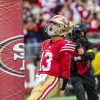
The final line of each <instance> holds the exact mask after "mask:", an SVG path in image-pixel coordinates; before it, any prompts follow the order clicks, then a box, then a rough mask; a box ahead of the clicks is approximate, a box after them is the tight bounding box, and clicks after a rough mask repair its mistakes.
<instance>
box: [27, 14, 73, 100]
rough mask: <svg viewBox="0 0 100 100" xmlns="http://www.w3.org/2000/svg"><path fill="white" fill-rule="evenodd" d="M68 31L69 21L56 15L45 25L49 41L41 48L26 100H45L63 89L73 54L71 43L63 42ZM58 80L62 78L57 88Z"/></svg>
mask: <svg viewBox="0 0 100 100" xmlns="http://www.w3.org/2000/svg"><path fill="white" fill-rule="evenodd" d="M69 29H70V22H69V20H68V19H67V18H66V17H64V16H62V15H56V16H54V17H52V18H51V19H50V22H49V23H48V25H47V29H46V30H47V33H48V35H49V36H50V37H51V39H48V40H45V41H44V43H43V46H42V57H41V61H40V69H39V71H38V75H36V80H35V84H34V88H33V90H32V92H31V95H30V97H29V98H28V100H47V99H48V98H50V97H52V96H54V95H56V94H57V92H58V90H60V93H61V92H63V91H62V90H64V89H65V86H66V84H67V81H68V80H69V78H70V65H71V59H72V54H73V52H74V45H73V42H71V41H68V40H64V38H63V37H64V35H68V31H69ZM59 78H63V84H62V86H61V87H60V88H59Z"/></svg>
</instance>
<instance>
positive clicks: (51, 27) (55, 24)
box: [49, 22, 59, 31]
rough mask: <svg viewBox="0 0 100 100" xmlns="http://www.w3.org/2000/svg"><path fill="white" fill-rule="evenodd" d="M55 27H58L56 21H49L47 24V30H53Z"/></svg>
mask: <svg viewBox="0 0 100 100" xmlns="http://www.w3.org/2000/svg"><path fill="white" fill-rule="evenodd" d="M57 28H59V25H58V24H57V23H54V22H50V24H49V31H53V30H55V29H57Z"/></svg>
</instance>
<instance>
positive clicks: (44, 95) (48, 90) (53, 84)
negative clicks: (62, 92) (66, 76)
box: [39, 77, 58, 100]
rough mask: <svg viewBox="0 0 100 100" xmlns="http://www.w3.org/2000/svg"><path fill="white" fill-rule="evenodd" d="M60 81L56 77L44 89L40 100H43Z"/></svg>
mask: <svg viewBox="0 0 100 100" xmlns="http://www.w3.org/2000/svg"><path fill="white" fill-rule="evenodd" d="M57 83H58V77H55V79H54V81H53V82H52V83H51V84H50V85H49V86H48V87H47V88H46V89H45V90H44V92H43V95H42V96H41V97H40V98H39V100H43V99H44V98H45V97H46V95H47V94H48V93H49V92H50V91H51V90H52V89H53V88H54V87H55V85H56V84H57Z"/></svg>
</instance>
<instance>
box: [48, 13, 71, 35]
mask: <svg viewBox="0 0 100 100" xmlns="http://www.w3.org/2000/svg"><path fill="white" fill-rule="evenodd" d="M66 20H67V18H65V17H64V16H61V15H56V16H55V17H53V18H52V19H51V20H50V23H53V24H55V25H58V27H57V28H56V29H52V26H50V24H48V25H47V28H46V32H47V33H48V35H49V36H64V35H67V33H68V31H69V29H70V25H69V21H68V20H67V21H66ZM64 22H66V23H67V24H66V23H64Z"/></svg>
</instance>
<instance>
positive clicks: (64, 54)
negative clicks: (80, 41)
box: [60, 42, 75, 79]
mask: <svg viewBox="0 0 100 100" xmlns="http://www.w3.org/2000/svg"><path fill="white" fill-rule="evenodd" d="M74 50H75V47H74V44H73V43H72V42H66V43H65V44H64V45H63V46H62V48H61V50H60V61H61V77H62V78H67V79H69V78H70V67H71V59H72V55H73V52H74Z"/></svg>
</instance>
